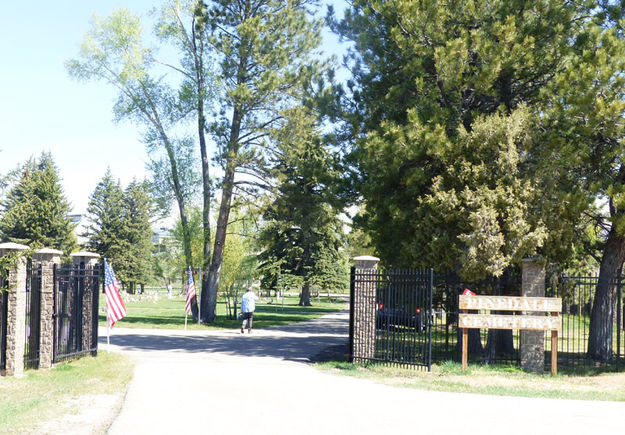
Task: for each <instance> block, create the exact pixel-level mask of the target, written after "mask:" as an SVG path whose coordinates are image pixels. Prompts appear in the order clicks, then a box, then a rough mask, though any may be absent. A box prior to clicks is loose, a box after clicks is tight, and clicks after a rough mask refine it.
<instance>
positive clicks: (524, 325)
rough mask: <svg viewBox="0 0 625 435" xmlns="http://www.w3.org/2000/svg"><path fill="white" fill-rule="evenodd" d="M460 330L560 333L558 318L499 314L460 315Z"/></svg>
mask: <svg viewBox="0 0 625 435" xmlns="http://www.w3.org/2000/svg"><path fill="white" fill-rule="evenodd" d="M458 326H459V327H460V328H478V329H527V330H531V331H561V330H562V321H561V319H560V316H506V315H501V314H460V316H459V318H458Z"/></svg>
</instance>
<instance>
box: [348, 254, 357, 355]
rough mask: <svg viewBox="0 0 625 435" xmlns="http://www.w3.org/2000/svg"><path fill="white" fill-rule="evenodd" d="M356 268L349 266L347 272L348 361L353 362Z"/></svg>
mask: <svg viewBox="0 0 625 435" xmlns="http://www.w3.org/2000/svg"><path fill="white" fill-rule="evenodd" d="M355 279H356V268H355V267H354V266H352V267H351V269H350V272H349V362H351V363H353V362H354V280H355Z"/></svg>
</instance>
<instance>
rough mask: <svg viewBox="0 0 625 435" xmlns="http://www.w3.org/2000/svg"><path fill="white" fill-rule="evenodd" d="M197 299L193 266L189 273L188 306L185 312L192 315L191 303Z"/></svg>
mask: <svg viewBox="0 0 625 435" xmlns="http://www.w3.org/2000/svg"><path fill="white" fill-rule="evenodd" d="M194 297H195V284H194V283H193V273H192V272H191V266H189V270H188V272H187V305H186V307H185V310H186V312H187V314H191V301H192V300H193V298H194Z"/></svg>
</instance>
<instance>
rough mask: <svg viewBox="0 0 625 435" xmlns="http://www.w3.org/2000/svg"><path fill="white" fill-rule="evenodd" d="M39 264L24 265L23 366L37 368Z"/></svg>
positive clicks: (39, 319) (39, 323)
mask: <svg viewBox="0 0 625 435" xmlns="http://www.w3.org/2000/svg"><path fill="white" fill-rule="evenodd" d="M41 284H42V281H41V264H39V265H36V266H33V265H32V263H31V262H30V261H29V262H28V266H27V267H26V325H25V326H26V331H25V332H26V333H25V343H24V367H25V368H27V369H38V368H39V342H40V330H41V327H40V325H41Z"/></svg>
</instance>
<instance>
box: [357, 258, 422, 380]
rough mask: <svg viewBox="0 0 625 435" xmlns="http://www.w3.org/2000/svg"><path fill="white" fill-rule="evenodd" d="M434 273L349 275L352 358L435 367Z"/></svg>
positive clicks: (386, 272)
mask: <svg viewBox="0 0 625 435" xmlns="http://www.w3.org/2000/svg"><path fill="white" fill-rule="evenodd" d="M432 290H433V271H432V270H391V271H379V272H378V271H368V270H356V269H355V268H352V272H351V298H350V305H351V306H350V308H351V314H350V355H351V359H352V361H355V362H359V361H360V362H362V361H378V362H382V363H390V364H397V365H404V366H415V367H422V368H427V369H428V370H429V369H430V368H431V365H432V344H431V343H432V328H431V319H432Z"/></svg>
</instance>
